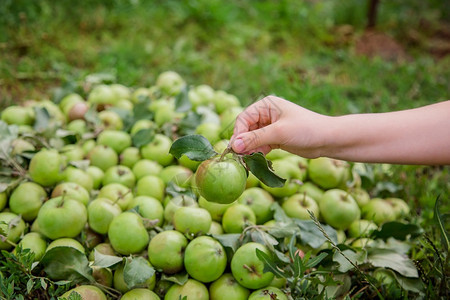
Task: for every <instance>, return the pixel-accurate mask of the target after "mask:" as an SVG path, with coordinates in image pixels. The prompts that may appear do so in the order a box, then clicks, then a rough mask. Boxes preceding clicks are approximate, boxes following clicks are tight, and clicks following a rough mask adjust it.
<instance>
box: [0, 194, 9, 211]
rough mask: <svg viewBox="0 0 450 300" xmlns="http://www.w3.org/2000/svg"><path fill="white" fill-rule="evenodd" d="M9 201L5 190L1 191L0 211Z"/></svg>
mask: <svg viewBox="0 0 450 300" xmlns="http://www.w3.org/2000/svg"><path fill="white" fill-rule="evenodd" d="M7 202H8V197H7V196H6V193H5V192H1V193H0V212H1V211H2V210H3V209H4V208H5V206H6V203H7Z"/></svg>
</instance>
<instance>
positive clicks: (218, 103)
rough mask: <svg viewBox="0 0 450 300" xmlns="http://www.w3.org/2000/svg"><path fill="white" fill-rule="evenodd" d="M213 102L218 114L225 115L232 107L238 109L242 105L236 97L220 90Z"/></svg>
mask: <svg viewBox="0 0 450 300" xmlns="http://www.w3.org/2000/svg"><path fill="white" fill-rule="evenodd" d="M212 102H213V103H214V108H215V109H216V112H217V113H218V114H221V113H223V112H224V111H225V110H227V109H228V108H230V107H238V106H240V105H241V103H240V102H239V99H238V98H237V97H236V96H235V95H232V94H228V93H227V92H225V91H220V90H219V91H216V92H215V93H214V97H213V99H212Z"/></svg>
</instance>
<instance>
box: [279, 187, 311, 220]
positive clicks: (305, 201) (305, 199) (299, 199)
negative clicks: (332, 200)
mask: <svg viewBox="0 0 450 300" xmlns="http://www.w3.org/2000/svg"><path fill="white" fill-rule="evenodd" d="M281 207H282V208H283V210H284V212H285V213H286V215H287V216H288V217H291V218H296V219H300V220H310V219H311V216H310V215H309V212H308V210H309V211H311V212H312V213H314V215H315V216H316V217H317V218H319V205H318V204H317V202H316V201H315V200H314V199H313V198H311V197H309V196H307V195H306V194H300V193H297V194H294V195H292V196H290V197H289V198H288V199H287V200H286V201H284V202H283V204H282V205H281Z"/></svg>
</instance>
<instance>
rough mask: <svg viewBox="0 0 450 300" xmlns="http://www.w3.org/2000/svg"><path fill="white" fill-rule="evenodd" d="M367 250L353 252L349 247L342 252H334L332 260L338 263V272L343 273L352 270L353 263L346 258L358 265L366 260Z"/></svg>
mask: <svg viewBox="0 0 450 300" xmlns="http://www.w3.org/2000/svg"><path fill="white" fill-rule="evenodd" d="M366 258H367V252H366V251H364V250H362V251H358V252H355V251H353V250H351V249H346V250H343V251H342V253H341V252H339V251H336V252H334V255H333V261H334V262H336V263H338V264H339V267H338V270H339V272H342V273H345V272H348V271H350V270H353V268H354V267H353V265H352V264H351V263H350V262H349V261H348V260H347V259H349V260H350V261H351V262H352V263H353V264H355V265H360V264H363V263H364V262H365V261H366Z"/></svg>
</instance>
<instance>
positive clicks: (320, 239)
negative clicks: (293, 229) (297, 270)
mask: <svg viewBox="0 0 450 300" xmlns="http://www.w3.org/2000/svg"><path fill="white" fill-rule="evenodd" d="M294 222H295V224H297V226H298V227H299V228H300V239H301V240H302V242H303V243H305V244H308V245H310V246H311V247H313V248H315V249H317V248H319V247H320V246H322V244H323V243H325V242H326V241H327V239H326V238H325V236H324V235H323V233H322V232H321V231H320V229H319V228H317V226H316V224H315V223H314V221H312V220H299V219H294ZM322 227H323V229H324V231H325V232H326V233H327V234H328V236H329V237H330V239H331V241H333V243H335V244H337V233H336V230H335V229H334V228H333V227H331V226H330V225H324V224H322Z"/></svg>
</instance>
